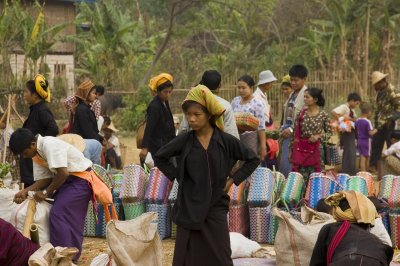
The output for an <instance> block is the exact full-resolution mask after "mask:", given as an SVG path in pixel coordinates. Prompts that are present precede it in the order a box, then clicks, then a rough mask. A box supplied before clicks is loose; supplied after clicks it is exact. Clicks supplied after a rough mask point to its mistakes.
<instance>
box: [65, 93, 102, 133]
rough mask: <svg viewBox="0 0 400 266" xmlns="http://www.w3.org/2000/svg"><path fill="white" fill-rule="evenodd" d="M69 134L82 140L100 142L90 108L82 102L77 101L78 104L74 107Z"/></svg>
mask: <svg viewBox="0 0 400 266" xmlns="http://www.w3.org/2000/svg"><path fill="white" fill-rule="evenodd" d="M71 133H74V134H78V135H80V136H81V137H82V138H84V139H95V140H98V141H100V135H99V128H98V127H97V120H96V116H95V115H94V112H93V111H92V110H91V109H90V106H89V105H87V104H86V103H84V102H83V101H79V104H78V106H77V107H76V110H75V114H74V121H73V123H72V132H71Z"/></svg>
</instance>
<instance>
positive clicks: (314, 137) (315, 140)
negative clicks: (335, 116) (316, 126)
mask: <svg viewBox="0 0 400 266" xmlns="http://www.w3.org/2000/svg"><path fill="white" fill-rule="evenodd" d="M308 140H309V141H310V142H312V143H315V142H317V141H318V140H319V136H317V135H312V136H311V137H310V138H309V139H308Z"/></svg>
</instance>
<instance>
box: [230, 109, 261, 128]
mask: <svg viewBox="0 0 400 266" xmlns="http://www.w3.org/2000/svg"><path fill="white" fill-rule="evenodd" d="M235 119H236V126H237V128H238V129H239V131H242V132H244V131H255V130H257V129H258V124H259V121H258V119H257V118H256V117H255V116H254V115H252V114H250V113H235Z"/></svg>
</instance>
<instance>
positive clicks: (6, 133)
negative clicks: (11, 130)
mask: <svg viewBox="0 0 400 266" xmlns="http://www.w3.org/2000/svg"><path fill="white" fill-rule="evenodd" d="M10 112H11V96H10V95H8V106H7V119H6V128H5V129H4V149H3V158H2V159H3V160H2V161H3V163H5V162H6V153H7V143H8V127H9V125H10Z"/></svg>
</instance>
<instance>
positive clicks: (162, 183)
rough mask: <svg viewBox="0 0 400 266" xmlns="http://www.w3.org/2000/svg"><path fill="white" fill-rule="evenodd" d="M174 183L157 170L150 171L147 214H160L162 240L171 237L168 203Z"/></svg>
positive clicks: (154, 168)
mask: <svg viewBox="0 0 400 266" xmlns="http://www.w3.org/2000/svg"><path fill="white" fill-rule="evenodd" d="M172 184H173V183H172V182H171V181H170V180H169V179H168V178H167V177H166V176H165V175H164V174H163V173H162V172H161V171H160V170H159V169H158V168H157V167H153V168H151V170H150V177H149V182H148V185H147V188H146V193H145V197H144V198H145V203H146V212H156V213H157V214H158V220H157V225H158V226H157V230H158V234H159V235H160V238H161V239H165V238H167V237H170V236H171V207H170V204H169V202H168V196H169V192H170V190H171V188H172Z"/></svg>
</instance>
